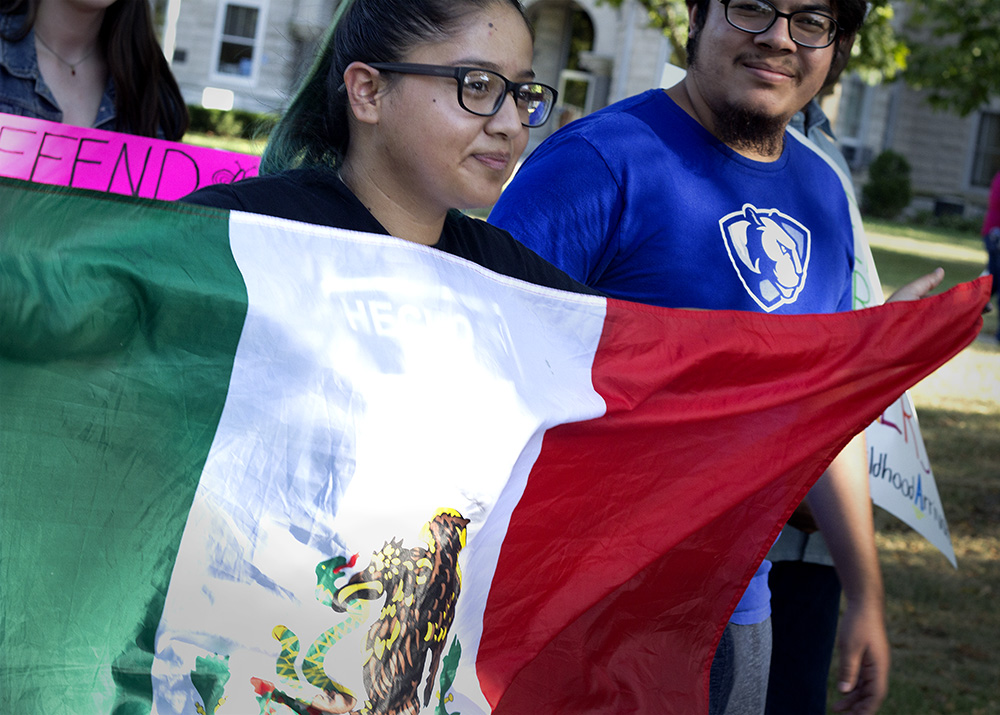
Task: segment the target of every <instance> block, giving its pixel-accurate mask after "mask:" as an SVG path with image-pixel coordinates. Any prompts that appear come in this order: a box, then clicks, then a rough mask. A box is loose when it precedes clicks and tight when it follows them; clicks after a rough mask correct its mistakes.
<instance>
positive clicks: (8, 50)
mask: <svg viewBox="0 0 1000 715" xmlns="http://www.w3.org/2000/svg"><path fill="white" fill-rule="evenodd" d="M23 22H24V15H11V14H4V15H0V112H6V113H7V114H17V115H20V116H22V117H35V118H37V119H48V120H49V121H52V122H61V121H62V118H63V113H62V110H61V109H60V108H59V105H58V104H57V103H56V99H55V97H53V96H52V90H50V89H49V86H48V85H47V84H45V80H44V79H43V78H42V73H41V71H40V70H39V69H38V55H37V54H36V52H35V32H34V30H31V31H29V32H28V34H27V35H25V36H24V37H23V38H22V39H21V40H19V41H17V42H13V41H10V40H7V39H4V38H5V36H9V35H12V34H14V33H16V32H17V30H18V29H20V27H21V24H22V23H23ZM94 128H96V129H108V130H111V131H114V130H115V90H114V82H113V81H112V79H111V77H110V76H109V77H108V83H107V86H106V87H105V88H104V97H102V98H101V105H100V107H99V108H98V110H97V118H96V119H95V121H94Z"/></svg>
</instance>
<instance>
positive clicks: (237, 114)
mask: <svg viewBox="0 0 1000 715" xmlns="http://www.w3.org/2000/svg"><path fill="white" fill-rule="evenodd" d="M188 114H189V115H190V116H191V125H190V126H189V127H188V131H189V132H195V133H197V134H208V135H209V136H220V137H240V138H242V139H262V138H264V137H266V136H267V135H268V134H270V132H271V128H272V127H274V125H275V123H277V121H278V118H277V117H276V116H275V115H273V114H257V113H255V112H247V111H245V110H243V109H230V110H228V111H227V110H222V109H206V108H205V107H198V106H194V105H188Z"/></svg>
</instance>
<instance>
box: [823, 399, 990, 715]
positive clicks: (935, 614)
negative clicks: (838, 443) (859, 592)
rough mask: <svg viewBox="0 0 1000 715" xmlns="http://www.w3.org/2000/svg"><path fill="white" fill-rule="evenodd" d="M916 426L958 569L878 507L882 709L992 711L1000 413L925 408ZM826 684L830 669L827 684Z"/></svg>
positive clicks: (899, 714)
mask: <svg viewBox="0 0 1000 715" xmlns="http://www.w3.org/2000/svg"><path fill="white" fill-rule="evenodd" d="M920 428H921V432H922V433H923V436H924V440H925V442H926V445H927V450H928V453H929V454H930V455H931V459H932V463H933V465H934V474H935V481H936V482H937V485H938V491H939V492H940V494H941V499H942V502H943V504H944V509H945V514H946V515H947V518H948V523H949V525H950V527H951V535H952V542H953V545H954V547H955V556H956V558H957V560H958V570H955V569H953V568H952V567H951V564H949V563H948V561H947V560H946V559H945V558H944V557H943V556H942V555H941V554H940V553H939V552H938V551H937V550H936V549H935V548H934V547H933V546H931V545H930V544H929V543H927V542H926V541H925V540H924V539H923V538H922V537H920V536H918V535H917V534H916V533H915V532H913V531H912V530H910V529H909V527H907V526H905V525H904V524H902V522H899V521H897V520H896V519H895V518H893V517H890V516H888V515H885V514H880V515H879V518H878V523H879V524H880V528H879V533H878V534H877V537H876V538H877V541H878V548H879V557H880V561H881V564H882V572H883V577H884V579H885V595H886V624H887V627H888V631H889V641H890V643H891V645H892V657H893V662H892V671H891V675H890V690H889V697H888V698H887V699H886V702H885V704H884V705H883V707H882V709H881V710H880V712H881V713H883V715H912V714H914V713H928V714H930V713H970V714H981V715H986V714H987V713H997V712H1000V690H998V688H997V686H996V683H997V673H998V672H1000V654H998V650H997V641H998V639H1000V610H998V609H997V607H996V603H997V596H998V594H1000V568H998V566H1000V414H998V413H992V414H978V413H969V412H962V411H956V410H947V409H934V408H923V409H921V410H920ZM834 662H836V661H834ZM834 682H835V680H834V678H833V677H831V687H832V684H833V683H834ZM834 700H835V698H833V697H831V699H830V702H831V703H832V702H833V701H834Z"/></svg>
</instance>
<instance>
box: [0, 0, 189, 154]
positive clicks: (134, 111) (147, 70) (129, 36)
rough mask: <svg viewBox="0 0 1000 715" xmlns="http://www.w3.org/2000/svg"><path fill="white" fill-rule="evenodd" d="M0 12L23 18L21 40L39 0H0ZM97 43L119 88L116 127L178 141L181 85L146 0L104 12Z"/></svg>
mask: <svg viewBox="0 0 1000 715" xmlns="http://www.w3.org/2000/svg"><path fill="white" fill-rule="evenodd" d="M0 12H2V13H5V14H18V13H22V14H24V16H25V19H24V22H23V23H22V25H21V29H20V31H19V32H17V33H16V36H13V37H8V38H6V39H8V40H14V41H16V40H20V39H22V38H23V37H24V36H25V35H27V34H28V32H30V31H31V28H32V27H33V26H34V24H35V17H36V15H37V14H38V2H37V0H0ZM98 41H99V42H100V44H101V47H102V49H103V50H104V56H105V59H106V60H107V63H108V72H109V73H110V74H111V79H112V81H113V82H114V87H115V115H116V118H115V128H116V129H117V130H118V131H120V132H128V133H129V134H139V135H142V136H147V137H157V136H162V137H163V138H164V139H170V140H172V141H176V140H178V139H180V138H181V137H182V136H184V132H185V131H187V127H188V121H189V118H188V111H187V106H186V105H185V104H184V99H183V97H182V96H181V91H180V88H179V87H178V86H177V80H175V79H174V76H173V74H172V73H171V72H170V65H168V64H167V60H166V58H165V57H164V56H163V51H162V50H161V49H160V45H159V43H158V42H157V41H156V33H155V31H154V30H153V20H152V17H151V15H150V11H149V3H148V1H147V0H117V2H115V3H114V4H113V5H111V6H110V7H109V8H108V9H107V10H106V11H105V13H104V20H103V22H102V23H101V30H100V34H99V35H98Z"/></svg>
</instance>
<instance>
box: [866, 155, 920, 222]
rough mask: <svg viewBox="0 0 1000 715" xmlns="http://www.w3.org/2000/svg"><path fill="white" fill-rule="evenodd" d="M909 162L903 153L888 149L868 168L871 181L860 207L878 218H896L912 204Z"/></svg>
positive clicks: (867, 185) (869, 180)
mask: <svg viewBox="0 0 1000 715" xmlns="http://www.w3.org/2000/svg"><path fill="white" fill-rule="evenodd" d="M912 196H913V190H912V188H911V186H910V163H909V162H908V161H907V160H906V158H905V157H904V156H903V155H902V154H897V153H896V152H894V151H892V150H891V149H887V150H885V151H884V152H882V153H881V154H879V155H878V156H877V157H875V161H873V162H872V163H871V166H869V167H868V183H867V184H865V188H864V191H863V192H862V201H861V210H862V211H863V212H864V213H865V214H867V215H869V216H875V217H876V218H887V219H889V218H895V217H896V216H898V215H899V212H900V211H902V210H903V209H905V208H906V207H907V206H908V205H909V204H910V199H911V198H912Z"/></svg>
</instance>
